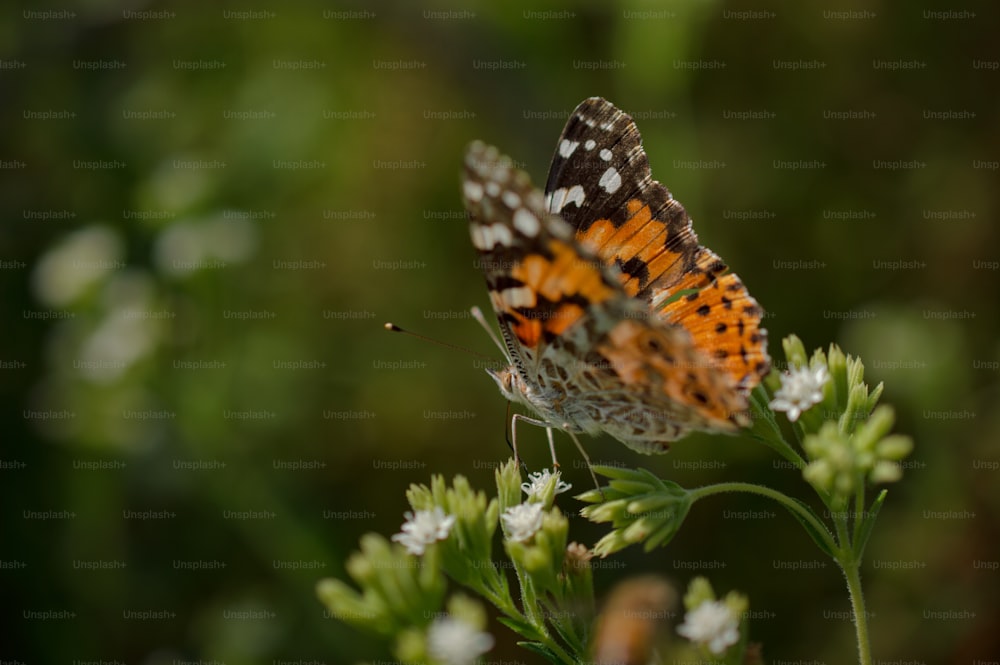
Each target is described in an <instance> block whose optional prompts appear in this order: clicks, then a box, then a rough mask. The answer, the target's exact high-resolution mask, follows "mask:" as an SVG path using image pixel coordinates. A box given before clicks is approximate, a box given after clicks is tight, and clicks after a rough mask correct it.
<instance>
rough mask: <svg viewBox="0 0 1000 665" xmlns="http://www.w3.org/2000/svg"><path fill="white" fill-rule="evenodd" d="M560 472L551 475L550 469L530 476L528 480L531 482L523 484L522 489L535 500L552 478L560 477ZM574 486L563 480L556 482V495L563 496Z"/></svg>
mask: <svg viewBox="0 0 1000 665" xmlns="http://www.w3.org/2000/svg"><path fill="white" fill-rule="evenodd" d="M558 475H559V472H558V471H556V472H555V473H549V470H548V469H545V470H543V471H536V472H535V473H529V474H528V480H529V481H530V482H527V483H521V489H522V490H523V491H524V493H525V494H527V495H528V497H529V498H534V497H536V496H539V495H540V494H541V493H542V491H543V490H544V489H545V486H546V485H548V484H549V481H550V480H551V479H552V476H558ZM572 487H573V486H572V485H570V484H569V483H567V482H563V481H562V480H556V494H562V493H563V492H565V491H566V490H568V489H570V488H572Z"/></svg>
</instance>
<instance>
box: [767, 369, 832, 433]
mask: <svg viewBox="0 0 1000 665" xmlns="http://www.w3.org/2000/svg"><path fill="white" fill-rule="evenodd" d="M829 378H830V376H829V374H827V372H826V367H825V366H824V365H820V366H819V367H817V368H816V369H814V370H813V369H809V368H808V367H797V368H796V369H794V370H792V371H791V372H785V373H784V374H782V375H781V388H779V389H778V391H777V392H776V393H774V399H773V400H772V401H771V403H770V405H769V406H770V407H771V408H772V409H774V410H775V411H787V412H788V419H789V420H791V421H792V422H793V423H794V422H795V421H796V420H798V419H799V416H801V415H802V412H803V411H807V410H808V409H809V407H811V406H812V405H813V404H819V403H820V402H822V401H823V386H825V385H826V382H827V380H828V379H829Z"/></svg>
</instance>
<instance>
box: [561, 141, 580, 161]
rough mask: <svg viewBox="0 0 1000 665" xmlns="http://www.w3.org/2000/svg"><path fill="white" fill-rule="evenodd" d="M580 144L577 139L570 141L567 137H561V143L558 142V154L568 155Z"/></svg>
mask: <svg viewBox="0 0 1000 665" xmlns="http://www.w3.org/2000/svg"><path fill="white" fill-rule="evenodd" d="M578 145H580V142H579V141H570V140H569V139H563V140H562V143H560V144H559V156H560V157H562V158H564V159H565V158H566V157H569V156H570V155H572V154H573V151H574V150H576V147H577V146H578Z"/></svg>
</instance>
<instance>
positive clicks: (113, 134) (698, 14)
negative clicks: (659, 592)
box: [0, 0, 1000, 664]
mask: <svg viewBox="0 0 1000 665" xmlns="http://www.w3.org/2000/svg"><path fill="white" fill-rule="evenodd" d="M251 4H252V3H251ZM981 4H983V6H982V7H975V6H973V5H970V6H968V8H967V9H963V10H957V11H953V10H946V11H944V10H941V11H939V10H936V9H934V10H932V9H925V8H923V7H917V6H914V5H912V4H909V3H904V2H887V3H878V4H877V5H876V6H872V7H870V8H868V9H841V8H826V9H824V8H822V7H819V6H816V5H813V4H811V3H792V2H785V3H779V4H777V5H771V6H768V7H767V8H764V7H759V8H752V9H747V8H746V7H744V6H742V5H738V6H737V5H733V4H730V3H723V2H712V1H708V2H697V3H670V4H664V5H654V4H652V3H646V2H640V3H627V2H626V3H617V2H613V3H597V2H593V3H584V4H582V5H580V6H576V7H575V8H568V7H565V6H562V5H555V4H552V3H547V2H543V3H541V4H534V5H533V4H531V3H527V4H517V3H515V4H511V5H502V6H501V5H499V4H498V3H497V4H485V3H472V4H467V5H447V4H440V3H435V4H433V5H423V4H420V3H416V4H414V3H402V2H400V3H370V4H368V5H362V4H355V5H323V4H321V3H307V2H293V3H290V4H278V3H275V4H273V5H266V4H265V5H261V4H259V3H258V4H253V5H252V6H243V5H229V4H227V5H226V6H216V5H212V4H210V3H193V2H190V3H189V2H179V3H172V4H163V5H160V4H136V3H132V4H130V3H121V2H115V1H113V0H96V1H92V2H87V3H80V6H78V7H75V8H68V7H67V8H62V7H48V8H45V7H43V8H37V7H34V6H33V4H32V3H25V4H24V6H23V7H10V8H8V9H6V10H5V11H4V12H3V15H2V16H0V35H2V36H3V38H2V39H0V120H2V123H3V127H4V131H3V132H2V134H0V167H2V169H0V224H2V226H0V262H2V263H0V267H2V270H0V292H2V304H0V306H2V308H3V309H2V313H0V316H2V319H0V321H2V332H0V339H2V352H0V361H2V366H0V367H2V368H0V391H2V392H0V397H2V400H0V404H2V405H3V407H2V411H0V418H2V423H0V425H2V430H0V432H2V433H0V446H2V454H0V459H2V463H3V467H2V473H3V492H4V499H3V503H2V516H3V524H4V536H3V539H2V543H0V561H2V563H3V568H2V570H0V576H2V577H3V587H4V589H5V590H6V593H5V594H4V603H3V606H4V607H3V612H4V625H5V626H8V627H9V628H8V629H6V630H5V631H4V632H5V634H6V637H5V640H4V642H5V644H4V646H3V647H0V658H3V659H5V660H13V659H20V660H22V661H25V662H36V661H37V662H68V661H72V660H81V661H84V660H93V659H104V660H115V659H117V660H119V661H121V662H128V663H149V664H158V663H171V662H174V661H175V660H177V661H183V660H202V661H205V662H208V661H212V660H213V659H216V660H218V661H220V662H221V661H224V662H228V663H243V662H262V663H264V662H272V661H276V660H281V659H286V660H296V659H302V660H309V659H314V658H315V659H318V660H320V661H323V660H325V661H326V662H337V663H339V662H353V661H355V660H360V659H363V658H367V659H377V658H379V657H384V656H385V654H383V653H381V652H379V651H378V649H377V647H376V646H375V645H374V644H373V643H372V642H369V641H367V640H366V639H365V638H359V637H357V636H356V634H355V633H354V632H353V631H352V630H350V629H349V628H347V627H346V626H344V625H343V624H341V623H339V622H336V621H333V620H330V619H328V618H327V617H325V616H324V614H323V611H322V608H321V606H320V605H319V603H318V602H317V601H316V599H315V597H314V595H313V586H314V583H315V581H316V580H317V579H318V578H320V577H325V576H329V575H335V576H338V577H343V562H344V560H345V559H346V557H347V555H348V553H349V551H350V550H351V549H352V548H354V547H355V543H356V542H357V539H358V537H359V536H360V534H362V533H363V532H366V531H370V530H376V531H381V532H383V533H391V532H393V531H395V530H396V529H398V526H399V524H400V523H401V521H402V512H403V510H404V509H405V507H406V503H405V499H404V490H405V489H406V487H407V486H408V485H409V484H410V483H411V482H427V480H428V478H429V477H430V474H431V472H432V471H433V472H437V473H442V474H444V475H446V476H450V475H452V474H454V473H463V474H465V475H467V476H469V477H470V478H471V479H472V480H473V482H474V484H477V485H483V484H485V483H487V482H489V480H490V478H491V477H492V469H493V468H495V466H496V465H497V463H498V462H499V461H500V460H503V459H505V458H506V457H507V455H508V450H507V448H506V445H505V443H504V419H505V409H504V405H503V404H502V402H501V400H500V398H499V396H498V395H497V394H496V390H495V387H494V386H493V384H492V382H491V381H489V380H488V379H487V378H486V377H485V376H484V375H483V373H482V371H481V370H482V367H483V366H484V361H482V360H479V359H473V358H471V357H470V356H467V355H465V354H463V353H460V352H454V351H449V350H444V349H441V348H438V347H435V346H432V345H429V344H424V343H421V342H418V341H416V340H413V339H409V338H404V337H400V336H392V335H388V334H386V333H384V332H383V331H382V330H381V325H382V323H383V321H385V320H387V319H391V320H393V321H395V322H396V323H399V324H400V325H404V326H406V327H409V328H413V329H416V330H417V331H420V332H423V333H426V334H428V335H431V336H434V337H437V338H442V339H446V340H449V341H452V342H455V343H457V344H460V345H464V346H469V347H472V348H474V349H476V350H478V351H480V352H482V353H486V354H492V355H496V356H497V357H499V353H498V352H497V351H496V350H495V349H494V348H493V347H492V346H491V344H490V342H489V340H488V338H487V337H486V335H485V334H483V332H482V330H480V329H479V328H478V326H477V325H476V324H475V322H474V321H472V320H471V318H469V317H468V316H467V309H468V306H469V305H472V304H480V305H485V304H486V298H485V288H484V286H483V284H482V280H481V278H480V275H479V272H478V268H477V266H476V265H475V262H474V254H473V252H472V250H471V247H470V246H469V242H468V240H467V237H468V236H467V231H466V229H465V224H464V216H463V213H462V212H461V210H460V203H459V197H458V191H457V172H458V168H459V163H460V158H461V152H462V149H463V146H464V145H465V144H466V143H467V142H468V141H470V140H472V139H474V138H482V139H484V140H487V141H490V142H494V143H496V144H498V145H500V146H501V147H502V149H503V150H504V151H506V152H508V153H509V154H511V155H512V156H513V157H514V158H515V159H516V160H518V161H519V162H520V163H523V165H524V167H525V168H526V169H527V170H528V171H529V172H531V173H532V175H533V177H534V178H535V180H536V182H539V181H542V182H543V181H544V172H545V169H546V167H547V160H548V157H549V155H550V154H551V151H552V149H553V148H554V146H555V142H556V137H557V135H558V132H559V130H560V129H561V127H562V125H563V123H564V121H565V119H566V117H567V115H568V113H569V112H570V111H571V110H572V108H573V107H574V106H575V105H576V104H577V103H578V102H579V101H580V100H582V99H583V98H585V97H588V96H592V95H602V96H605V97H608V98H609V99H611V100H612V101H614V102H615V103H616V104H617V105H619V106H621V107H622V108H623V109H625V110H627V111H629V112H631V113H632V114H633V115H634V116H635V118H636V120H637V122H638V124H639V127H640V129H641V130H642V132H643V136H644V139H645V145H646V149H647V152H648V154H649V157H650V161H651V163H652V166H653V170H654V174H655V177H657V179H659V180H661V181H663V182H665V183H666V184H667V185H668V186H669V187H670V188H671V190H672V191H673V192H674V193H675V195H677V196H678V198H680V199H681V200H682V201H683V202H684V204H685V205H686V207H687V208H688V209H689V211H690V212H691V214H692V216H693V217H694V219H695V225H696V228H697V230H698V233H699V236H700V238H701V240H702V241H703V242H704V243H705V244H707V245H708V246H710V247H712V248H713V249H714V250H715V251H716V252H718V253H719V254H720V255H721V256H723V257H724V258H725V259H726V261H727V263H729V265H731V266H732V267H733V268H734V269H735V270H736V271H737V272H738V273H739V274H740V276H741V277H742V278H743V280H744V281H745V282H746V283H747V285H748V286H749V288H750V290H751V292H752V293H753V294H754V295H755V297H756V298H757V299H758V300H759V301H760V303H761V304H762V305H763V306H764V307H765V309H766V310H767V312H768V314H767V319H766V324H767V327H768V329H769V330H770V334H771V339H772V340H778V339H781V337H783V336H784V335H786V334H788V333H790V332H795V333H796V334H798V335H799V336H800V337H801V338H802V339H803V340H804V342H805V344H806V346H807V348H814V347H818V346H824V347H825V346H826V345H827V343H828V342H830V341H836V342H838V343H839V344H840V345H841V346H842V347H843V348H844V350H845V352H848V353H851V354H854V355H858V356H860V357H862V358H863V359H864V361H865V363H866V366H867V367H868V370H869V377H870V378H871V379H872V381H873V383H877V382H878V381H885V383H886V391H885V394H884V395H883V398H882V399H883V402H888V403H891V404H893V405H894V406H895V407H896V413H897V425H896V429H897V430H898V431H901V432H906V433H909V434H911V435H912V436H913V438H914V440H915V442H916V449H915V452H914V455H913V456H912V457H911V458H910V460H909V462H908V464H909V468H907V469H906V470H905V471H906V473H905V477H904V479H903V481H902V482H901V483H899V484H897V485H896V486H894V487H893V488H892V490H891V491H890V495H889V499H888V501H887V503H886V504H885V507H884V509H883V511H882V514H881V516H880V522H879V528H878V529H877V530H876V533H875V536H874V538H873V540H872V542H871V543H870V545H869V548H868V559H869V564H868V565H867V566H866V569H865V571H864V579H865V583H866V587H867V590H868V607H869V609H870V610H871V611H872V612H874V616H873V617H872V619H871V628H872V632H873V638H874V652H875V655H876V658H877V659H882V660H895V659H903V660H907V659H918V660H922V661H926V662H956V663H957V662H969V661H970V660H973V659H976V658H980V659H984V658H987V657H989V656H991V655H992V656H994V657H995V655H996V654H997V653H998V652H1000V646H998V644H997V641H996V640H997V636H996V632H995V626H996V625H997V621H998V619H1000V617H998V616H997V609H996V607H997V606H996V603H995V600H994V599H995V598H996V596H997V594H998V592H1000V581H998V572H997V569H996V568H997V565H998V560H1000V554H998V551H997V546H996V543H997V542H998V539H1000V533H998V532H997V528H998V527H997V525H998V524H1000V517H998V512H1000V493H998V492H997V491H996V489H995V488H996V485H997V480H996V478H997V472H998V463H1000V455H998V450H997V443H996V442H997V440H998V437H1000V416H998V413H1000V410H998V409H997V408H996V406H997V403H998V377H1000V364H998V363H1000V341H998V340H1000V337H998V334H997V333H998V325H997V317H998V314H997V307H996V304H997V302H998V299H997V296H998V286H1000V277H998V276H1000V264H998V261H1000V250H998V248H1000V226H998V224H997V223H996V221H997V215H998V203H1000V196H998V191H1000V190H998V188H997V182H998V180H997V178H998V175H997V172H998V168H1000V167H998V159H1000V124H998V123H997V121H996V120H997V114H998V111H1000V106H998V99H1000V95H998V91H1000V86H998V85H997V76H998V73H997V69H998V67H1000V62H998V56H997V52H996V49H995V30H996V25H997V20H996V19H997V17H996V15H995V14H996V10H995V9H994V8H992V7H987V6H986V5H985V4H984V3H981ZM525 438H526V441H527V443H526V444H525V446H524V449H525V451H526V452H525V456H526V458H527V461H528V463H529V465H531V467H532V468H536V469H537V468H540V467H541V466H543V465H545V464H546V461H547V456H548V453H547V450H546V448H545V445H544V443H543V442H544V436H543V435H542V433H540V432H533V431H530V430H527V431H526V432H525ZM587 444H588V450H589V451H590V454H591V456H592V457H593V458H594V459H595V461H600V462H603V463H614V461H616V460H620V461H624V463H627V464H629V465H630V466H635V465H637V464H638V463H639V462H640V461H641V462H643V463H647V464H648V465H649V466H650V468H651V469H652V470H653V471H654V473H656V474H657V475H658V476H660V477H677V478H678V479H683V484H684V485H685V486H693V485H696V484H699V483H707V482H714V481H719V480H723V479H748V478H759V479H760V480H762V481H765V482H768V483H769V484H772V485H775V486H778V487H781V486H782V484H783V483H786V484H787V485H788V486H791V485H792V484H794V483H799V482H801V480H799V479H798V478H797V476H796V474H795V473H792V472H791V471H789V470H788V469H786V468H784V466H783V464H782V463H781V462H780V461H775V459H774V456H773V454H771V453H770V452H769V451H767V450H766V449H763V448H762V447H760V446H756V445H753V444H751V443H748V442H746V441H742V440H738V439H728V438H710V437H702V436H695V437H691V439H690V440H689V441H685V442H681V443H679V444H677V445H676V446H674V449H673V451H672V452H671V454H670V455H668V456H666V457H662V458H651V459H645V458H643V459H641V460H640V459H639V458H637V457H636V456H635V455H634V454H633V453H631V452H630V451H628V450H626V449H625V448H624V447H623V446H621V445H619V444H617V443H615V442H613V441H608V440H595V441H588V442H587ZM560 446H561V447H560V451H561V455H562V458H563V468H564V472H565V475H566V477H567V479H568V480H571V481H572V482H574V483H575V484H577V486H578V487H585V486H586V485H587V484H588V483H589V482H590V481H589V474H588V473H587V471H586V469H585V468H584V466H583V465H582V464H581V463H580V461H579V458H578V457H577V456H576V453H575V451H573V449H572V447H571V446H567V445H565V442H562V443H560ZM561 501H562V499H561ZM567 501H568V500H567ZM561 505H562V507H563V511H564V512H565V513H567V514H573V513H574V512H575V510H576V509H577V508H578V507H579V506H574V505H572V504H571V503H566V501H562V503H561ZM768 510H769V509H767V507H766V506H764V505H763V504H762V505H751V504H738V505H734V504H731V503H729V504H727V503H725V502H723V501H722V500H719V501H718V502H717V503H716V507H715V508H709V507H707V506H699V508H698V509H696V510H695V511H694V512H693V513H692V515H691V516H690V518H689V523H688V525H686V527H685V529H684V530H683V531H682V532H681V533H680V534H679V535H678V537H677V538H676V539H675V542H674V543H672V544H671V547H670V549H669V550H666V551H665V552H666V553H665V554H664V553H661V554H658V555H654V556H646V555H642V554H641V553H638V552H635V553H632V552H625V553H623V555H622V556H621V557H620V558H618V559H615V560H614V565H609V566H607V569H606V570H602V569H600V567H599V566H598V567H597V569H596V570H595V579H596V581H597V584H598V587H599V590H600V589H601V588H607V587H609V586H610V585H611V584H612V583H613V582H614V581H615V580H616V579H618V578H619V577H621V576H622V575H624V574H627V573H632V572H636V571H638V570H648V569H656V570H659V571H661V572H665V573H667V574H668V575H671V576H673V577H674V578H676V579H677V580H678V581H679V583H680V584H682V585H683V584H686V582H687V581H688V579H689V578H691V577H692V576H694V575H695V574H697V573H705V572H706V571H707V572H709V573H710V574H711V576H712V579H713V582H714V583H716V584H717V585H718V586H719V587H720V588H733V587H738V588H741V589H743V590H745V591H746V592H747V593H748V594H749V596H750V597H751V599H752V600H753V607H754V608H756V609H758V610H763V611H762V612H761V613H760V614H759V616H757V617H756V618H755V619H753V622H752V629H751V630H752V633H753V635H754V636H755V638H757V639H760V640H761V641H763V642H764V644H765V654H766V655H768V657H770V658H775V659H784V660H795V659H803V660H811V659H818V660H824V661H827V662H847V661H848V660H849V659H850V658H851V650H850V648H849V646H847V645H850V644H851V626H850V623H849V621H847V620H846V619H845V618H844V617H845V614H844V613H845V612H846V611H847V604H846V601H845V599H844V597H843V591H842V582H841V580H840V579H839V576H838V575H837V574H836V572H835V571H834V569H833V568H832V567H831V566H829V565H826V566H825V567H823V566H822V565H820V562H816V564H815V565H812V563H811V562H812V561H813V559H814V555H813V554H812V550H811V543H809V542H807V541H806V539H805V538H804V537H803V536H802V535H801V533H800V532H799V530H798V529H797V527H796V526H795V525H794V524H791V523H790V522H789V518H788V517H787V516H785V515H782V514H777V513H775V512H773V511H771V512H768ZM746 511H756V512H751V513H748V512H746ZM748 515H749V517H748ZM761 515H763V517H761ZM694 524H697V525H699V526H698V528H693V527H691V525H694ZM570 529H571V535H572V537H573V538H574V539H575V540H581V541H584V542H591V543H593V542H595V541H596V540H597V538H598V537H599V536H600V535H601V531H599V530H597V527H594V526H593V525H587V524H585V523H584V521H583V520H580V519H572V520H571V525H570ZM803 562H804V564H807V565H791V564H800V563H803ZM46 612H54V613H56V614H55V615H45V614H44V613H46ZM39 613H42V614H39ZM43 616H46V617H48V619H43V618H42V617H43ZM493 632H494V633H496V634H497V635H498V637H499V639H498V645H497V647H496V649H495V650H494V652H493V653H491V655H490V656H489V657H490V658H501V659H507V660H510V659H514V658H516V659H519V660H522V661H529V662H530V658H529V656H528V655H527V654H525V653H524V652H522V651H519V650H517V648H516V647H514V646H513V645H512V644H510V641H509V640H506V639H505V637H506V636H505V634H504V633H503V628H502V627H500V626H496V625H495V626H494V630H493Z"/></svg>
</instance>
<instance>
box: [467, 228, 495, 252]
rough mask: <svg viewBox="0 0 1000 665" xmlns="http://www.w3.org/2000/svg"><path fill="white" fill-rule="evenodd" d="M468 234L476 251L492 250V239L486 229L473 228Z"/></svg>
mask: <svg viewBox="0 0 1000 665" xmlns="http://www.w3.org/2000/svg"><path fill="white" fill-rule="evenodd" d="M470 233H471V235H472V244H473V246H474V247H475V248H476V249H492V247H493V237H492V234H491V233H490V232H489V229H488V227H485V226H473V227H472V228H471V229H470Z"/></svg>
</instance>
